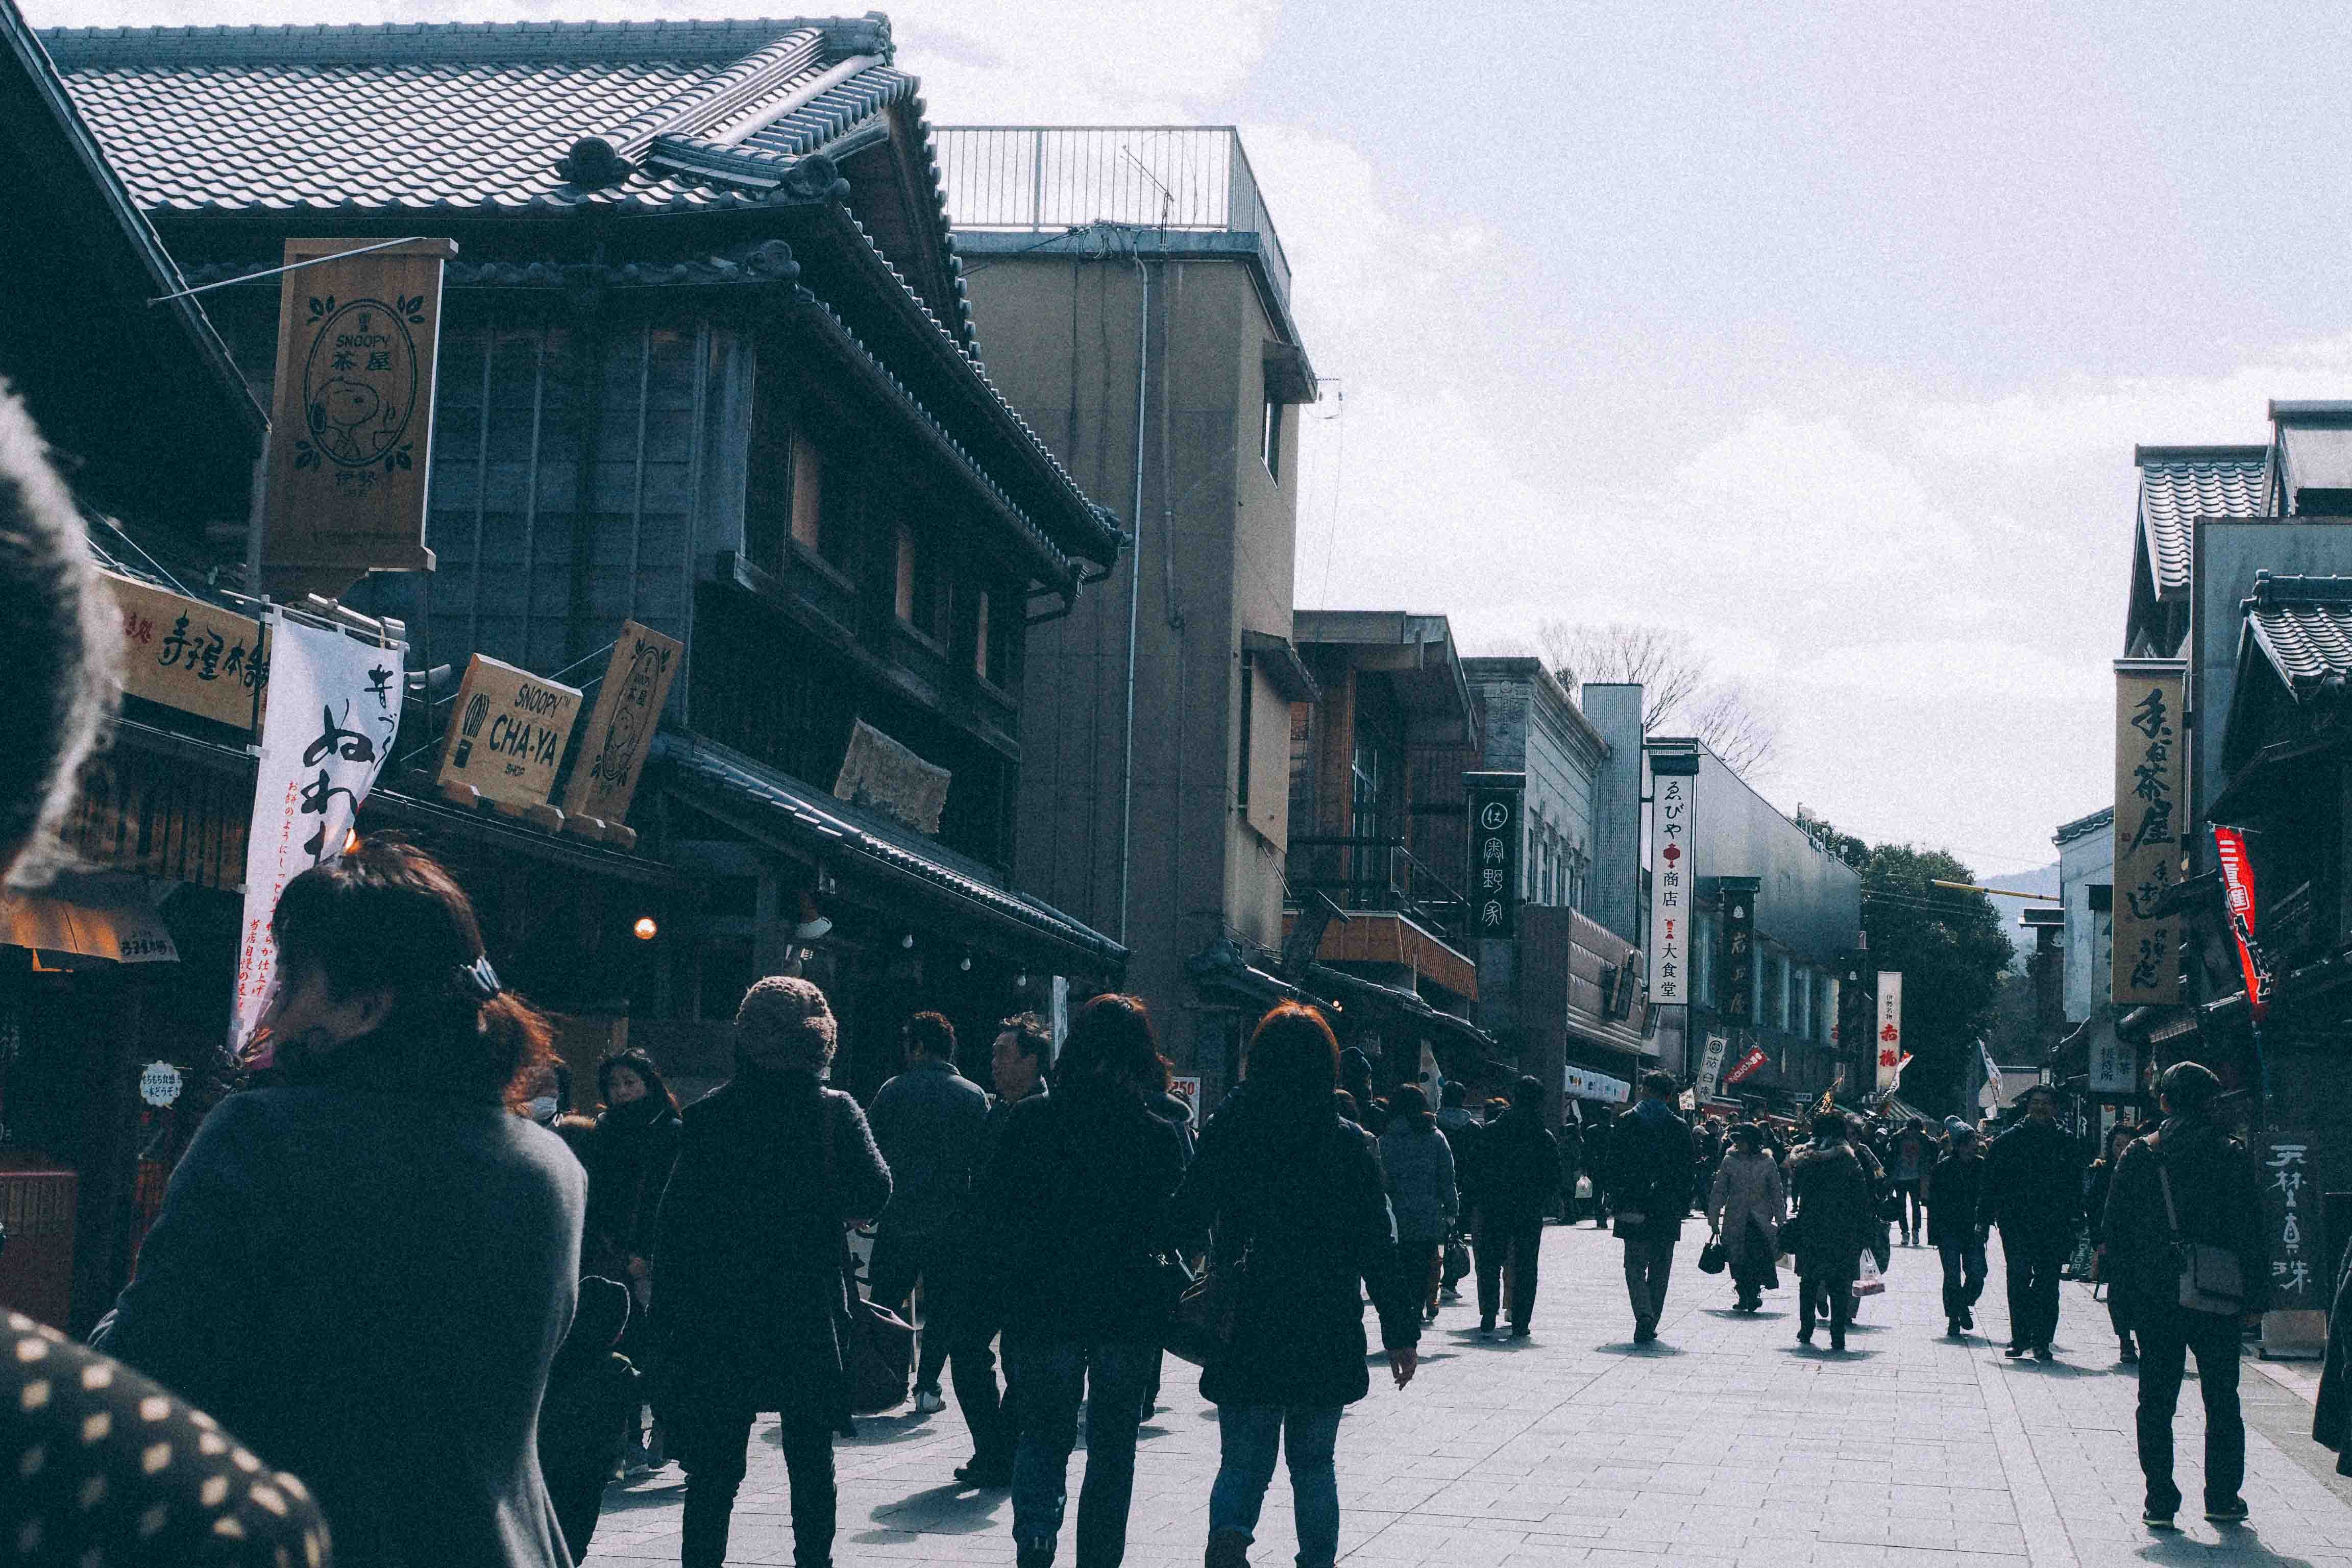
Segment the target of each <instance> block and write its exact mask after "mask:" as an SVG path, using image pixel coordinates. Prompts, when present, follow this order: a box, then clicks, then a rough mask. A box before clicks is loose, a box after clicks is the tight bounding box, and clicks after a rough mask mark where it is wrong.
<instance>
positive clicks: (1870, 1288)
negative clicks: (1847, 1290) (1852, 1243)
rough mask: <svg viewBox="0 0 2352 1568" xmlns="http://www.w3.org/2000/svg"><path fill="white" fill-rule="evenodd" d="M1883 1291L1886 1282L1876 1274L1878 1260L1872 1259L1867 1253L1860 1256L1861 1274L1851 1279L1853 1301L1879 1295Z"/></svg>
mask: <svg viewBox="0 0 2352 1568" xmlns="http://www.w3.org/2000/svg"><path fill="white" fill-rule="evenodd" d="M1885 1289H1886V1280H1885V1278H1884V1277H1883V1276H1881V1275H1880V1273H1879V1272H1878V1259H1876V1258H1873V1257H1872V1256H1871V1255H1870V1254H1869V1253H1867V1252H1865V1253H1864V1254H1863V1255H1862V1272H1861V1273H1859V1274H1857V1275H1855V1276H1854V1279H1853V1295H1854V1300H1861V1299H1862V1298H1863V1297H1864V1296H1876V1295H1879V1294H1881V1293H1882V1292H1884V1291H1885Z"/></svg>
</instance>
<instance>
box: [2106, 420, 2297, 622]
mask: <svg viewBox="0 0 2352 1568" xmlns="http://www.w3.org/2000/svg"><path fill="white" fill-rule="evenodd" d="M2138 457H2139V517H2140V527H2141V528H2142V529H2144V530H2145V531H2147V558H2148V561H2149V563H2150V564H2151V565H2152V566H2153V567H2154V569H2155V572H2156V586H2157V592H2158V595H2160V596H2163V597H2171V596H2174V595H2179V594H2185V593H2187V592H2188V591H2189V524H2190V523H2192V522H2194V521H2196V520H2197V519H2199V518H2200V517H2263V516H2267V515H2269V512H2270V486H2269V484H2268V481H2267V474H2268V465H2269V461H2270V454H2269V449H2268V448H2267V447H2143V448H2141V450H2140V452H2139V454H2138Z"/></svg>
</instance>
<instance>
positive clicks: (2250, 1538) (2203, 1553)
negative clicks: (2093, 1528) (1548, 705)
mask: <svg viewBox="0 0 2352 1568" xmlns="http://www.w3.org/2000/svg"><path fill="white" fill-rule="evenodd" d="M2133 1555H2134V1556H2136V1557H2138V1558H2140V1559H2141V1560H2143V1561H2145V1562H2148V1563H2214V1562H2218V1561H2221V1560H2224V1559H2226V1560H2227V1561H2228V1562H2229V1563H2231V1565H2232V1568H2236V1565H2238V1564H2241V1563H2244V1564H2256V1565H2259V1568H2312V1563H2311V1560H2310V1559H2309V1558H2307V1557H2288V1556H2285V1555H2284V1554H2283V1553H2280V1552H2273V1551H2272V1550H2271V1549H2270V1548H2269V1547H2267V1546H2264V1545H2263V1542H2262V1538H2261V1537H2260V1536H2259V1535H2258V1534H2257V1533H2256V1532H2255V1530H2254V1527H2253V1526H2252V1525H2251V1524H2240V1525H2233V1526H2231V1527H2229V1528H2227V1529H2224V1530H2223V1531H2221V1543H2220V1544H2219V1545H2208V1544H2207V1543H2205V1542H2201V1541H2193V1540H2191V1539H2189V1537H2188V1536H2185V1535H2178V1534H2170V1535H2158V1536H2156V1537H2154V1538H2153V1539H2151V1540H2150V1541H2149V1542H2148V1543H2147V1545H2145V1546H2143V1547H2141V1548H2140V1549H2139V1550H2138V1551H2137V1552H2134V1553H2133Z"/></svg>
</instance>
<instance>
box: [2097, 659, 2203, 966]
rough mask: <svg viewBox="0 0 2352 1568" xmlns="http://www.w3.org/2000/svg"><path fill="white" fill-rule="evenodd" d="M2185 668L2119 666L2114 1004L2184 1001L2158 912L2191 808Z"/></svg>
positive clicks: (2143, 663) (2170, 918)
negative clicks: (2186, 777)
mask: <svg viewBox="0 0 2352 1568" xmlns="http://www.w3.org/2000/svg"><path fill="white" fill-rule="evenodd" d="M2180 691H2181V664H2180V662H2179V660H2177V659H2146V658H2142V659H2132V658H2125V659H2117V660H2116V873H2115V874H2116V884H2115V886H2116V903H2115V932H2116V939H2115V940H2116V948H2115V961H2114V970H2113V975H2112V978H2113V982H2114V991H2115V1000H2116V1003H2117V1005H2121V1006H2126V1007H2137V1006H2142V1005H2147V1004H2150V1003H2173V1002H2178V1001H2179V1000H2180V920H2179V915H2178V914H2174V913H2169V912H2165V911H2163V910H2161V909H2160V907H2159V906H2160V905H2161V904H2162V902H2163V900H2164V895H2165V894H2166V893H2167V892H2168V890H2169V889H2171V887H2172V885H2173V884H2174V883H2175V882H2177V881H2179V879H2180V854H2181V846H2182V844H2183V842H2184V836H2185V834H2186V831H2187V829H2186V823H2187V820H2188V815H2189V803H2188V801H2187V800H2186V798H2184V796H2185V791H2184V789H2183V786H2182V773H2181V762H2182V757H2181V729H2180Z"/></svg>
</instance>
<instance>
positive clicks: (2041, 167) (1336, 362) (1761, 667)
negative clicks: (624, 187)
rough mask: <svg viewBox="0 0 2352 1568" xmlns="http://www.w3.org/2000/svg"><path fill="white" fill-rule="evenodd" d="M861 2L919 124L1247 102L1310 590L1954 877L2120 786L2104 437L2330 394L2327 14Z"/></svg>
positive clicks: (2173, 431) (2128, 515) (393, 6)
mask: <svg viewBox="0 0 2352 1568" xmlns="http://www.w3.org/2000/svg"><path fill="white" fill-rule="evenodd" d="M865 3H868V4H882V5H887V0H865ZM25 8H26V11H27V13H28V14H29V15H30V16H32V17H33V18H34V20H35V21H36V22H37V23H39V24H41V25H45V26H55V25H64V24H75V23H79V24H104V25H131V24H152V23H164V22H169V23H192V22H303V23H310V22H319V21H347V22H348V21H369V20H385V21H395V20H396V21H421V20H446V19H466V20H499V19H528V20H545V19H551V18H557V17H562V18H587V17H604V18H617V17H623V16H626V17H632V18H648V17H653V16H710V15H730V14H731V15H739V16H751V15H760V14H762V13H761V11H760V9H759V8H758V7H756V6H755V5H746V3H745V0H726V3H723V4H721V3H713V0H687V3H682V4H674V5H669V4H661V3H658V0H654V3H646V0H635V3H632V4H629V5H625V6H624V5H618V4H615V3H614V0H553V3H551V0H460V3H458V4H455V5H450V4H434V5H424V4H416V3H413V0H373V3H371V0H335V3H334V4H332V5H329V4H327V3H326V0H292V3H284V4H275V5H264V4H257V3H255V0H211V3H208V4H201V5H188V4H186V3H185V0H172V3H170V4H164V3H163V0H27V3H26V6H25ZM887 9H888V11H889V14H890V15H891V17H892V20H893V24H894V30H895V36H896V37H897V40H898V47H899V58H900V63H901V64H902V65H904V66H906V67H907V68H910V69H912V70H914V71H916V72H918V73H919V74H920V75H921V76H922V77H923V79H924V91H925V97H926V99H927V100H928V112H929V117H930V119H931V120H932V121H934V122H937V123H943V124H946V123H985V122H992V121H994V122H1018V123H1030V122H1043V123H1146V122H1164V123H1193V122H1198V123H1227V122H1231V123H1234V124H1238V125H1239V126H1240V127H1241V128H1242V132H1243V136H1244V142H1245V144H1246V146H1247V148H1248V152H1249V155H1250V158H1251V161H1252V163H1253V166H1254V167H1255V170H1256V172H1257V174H1258V176H1259V179H1260V182H1261V184H1262V185H1263V186H1264V188H1265V195H1266V199H1267V203H1268V205H1269V207H1270V209H1271V210H1272V212H1273V214H1274V218H1275V222H1276V225H1277V226H1278V228H1279V230H1280V233H1281V237H1282V241H1283V244H1284V247H1285V248H1286V252H1287V254H1288V256H1289V258H1290V261H1291V265H1292V269H1293V272H1294V276H1295V279H1296V284H1295V296H1294V298H1295V306H1296V310H1297V316H1298V320H1299V324H1300V327H1301V331H1302V334H1303V336H1304V338H1305V341H1306V343H1307V350H1308V353H1309V354H1310V356H1311V357H1312V359H1313V362H1314V364H1315V368H1316V370H1317V372H1318V374H1320V375H1321V376H1323V377H1325V378H1326V381H1325V384H1324V395H1323V399H1322V401H1321V402H1320V403H1319V404H1318V405H1317V406H1315V407H1312V408H1309V409H1306V410H1303V411H1302V412H1303V414H1304V416H1305V417H1304V420H1303V424H1302V436H1301V444H1302V449H1301V457H1300V461H1299V465H1298V469H1299V472H1298V484H1299V492H1298V493H1299V528H1298V568H1299V570H1298V589H1297V599H1298V603H1299V605H1301V606H1302V607H1322V606H1326V605H1331V606H1342V607H1365V608H1382V609H1405V610H1411V611H1414V612H1418V613H1443V614H1445V615H1447V616H1451V617H1452V619H1453V624H1454V631H1455V635H1456V637H1457V640H1458V641H1459V643H1460V644H1461V646H1462V647H1464V648H1465V651H1467V652H1471V653H1488V652H1507V651H1518V650H1521V649H1523V648H1526V647H1529V646H1531V639H1532V637H1533V635H1534V633H1535V630H1536V628H1537V627H1538V626H1540V625H1541V624H1542V623H1543V622H1545V621H1547V620H1550V619H1555V618H1560V619H1568V620H1571V621H1590V622H1612V621H1639V622H1647V623H1651V624H1656V625H1662V626H1669V627H1672V628H1675V629H1676V630H1678V631H1681V632H1683V633H1685V635H1686V636H1687V637H1689V638H1690V639H1691V641H1692V643H1693V644H1694V645H1695V646H1696V647H1697V648H1699V649H1700V650H1701V651H1703V652H1704V653H1705V654H1706V657H1707V658H1710V659H1711V660H1712V662H1713V663H1714V664H1715V665H1716V666H1717V668H1719V669H1720V670H1721V671H1722V672H1723V673H1724V674H1726V675H1727V676H1730V677H1733V678H1736V679H1738V680H1739V681H1740V682H1741V683H1742V684H1743V685H1744V686H1745V687H1746V688H1747V689H1748V690H1749V691H1750V692H1751V693H1753V694H1755V696H1756V697H1757V699H1758V700H1759V702H1760V704H1761V705H1762V706H1764V707H1765V708H1766V710H1768V711H1769V713H1770V714H1771V715H1772V717H1773V718H1774V719H1775V720H1776V721H1777V723H1778V726H1779V730H1780V756H1779V759H1778V762H1777V763H1776V764H1775V765H1774V766H1773V768H1772V770H1771V771H1770V772H1769V773H1768V774H1766V775H1765V776H1764V777H1762V778H1760V779H1759V781H1758V782H1759V786H1760V787H1761V788H1762V789H1763V790H1764V792H1765V793H1766V794H1767V795H1769V797H1770V798H1772V799H1773V801H1774V802H1775V803H1776V804H1778V805H1780V806H1781V807H1782V808H1783V809H1786V810H1793V809H1794V808H1795V806H1796V805H1799V804H1803V805H1806V806H1807V807H1809V808H1810V809H1811V810H1812V811H1814V812H1815V813H1817V814H1819V815H1822V816H1827V817H1828V818H1829V819H1831V820H1832V821H1833V822H1835V823H1836V824H1838V825H1839V826H1841V827H1843V828H1844V829H1846V830H1847V831H1849V832H1854V833H1858V834H1861V835H1863V836H1864V837H1867V838H1871V839H1874V840H1877V839H1895V840H1909V841H1914V842H1916V843H1919V844H1921V845H1923V846H1933V847H1944V848H1949V849H1951V850H1953V851H1954V852H1955V853H1957V854H1958V855H1959V856H1960V857H1961V858H1963V859H1964V860H1967V861H1969V863H1970V864H1972V865H1974V866H1975V867H1976V868H1978V870H1979V872H1980V873H1984V874H1989V875H1997V874H1998V873H2000V872H2002V871H2004V870H2019V869H2022V868H2032V867H2039V866H2042V865H2045V864H2047V863H2048V862H2049V861H2050V860H2052V859H2053V858H2054V851H2053V848H2052V847H2051V842H2050V836H2051V831H2052V829H2053V827H2054V826H2056V825H2057V824H2058V823H2060V822H2063V821H2066V820H2070V819H2072V818H2074V817H2076V816H2082V815H2084V813H2087V812H2089V811H2093V810H2095V809H2097V808H2098V807H2099V806H2100V805H2103V804H2105V803H2106V802H2107V801H2108V800H2109V799H2110V798H2111V795H2112V785H2111V779H2112V773H2113V761H2114V753H2113V743H2112V740H2111V738H2110V730H2111V727H2112V718H2111V704H2112V690H2113V686H2112V676H2111V674H2110V672H2109V662H2108V661H2109V660H2111V659H2112V658H2114V657H2115V656H2116V654H2117V653H2118V652H2120V651H2121V648H2120V643H2121V637H2122V630H2123V620H2124V607H2125V595H2126V589H2127V586H2128V572H2129V567H2130V560H2131V557H2130V548H2131V530H2132V524H2133V514H2134V506H2133V503H2134V483H2135V476H2134V472H2133V469H2132V466H2131V457H2132V446H2133V444H2134V443H2135V442H2146V443H2151V444H2153V443H2176V442H2256V441H2261V440H2263V438H2264V437H2265V436H2266V433H2267V426H2266V421H2265V417H2264V411H2265V403H2266V400H2267V399H2269V398H2273V397H2344V396H2352V307H2347V304H2346V302H2345V301H2346V299H2347V293H2346V290H2345V289H2344V281H2345V279H2344V270H2345V268H2344V264H2343V255H2344V250H2345V243H2344V221H2343V215H2344V214H2345V213H2346V212H2347V211H2352V161H2347V160H2346V159H2345V158H2343V156H2342V155H2341V154H2342V140H2343V138H2342V131H2341V127H2342V123H2343V112H2342V103H2341V90H2340V83H2341V82H2342V81H2343V80H2344V79H2346V75H2347V73H2346V67H2347V63H2352V58H2348V57H2352V8H2330V7H2322V6H2310V5H2306V6H2280V5H2268V4H2263V3H2262V0H2237V3H2233V4H2230V5H2226V6H2225V5H2199V4H2193V3H2179V0H2175V3H2168V4H2164V5H2135V4H2128V3H2126V4H2116V3H2115V0H2105V3H2103V4H2100V5H2086V4H2073V5H2070V4H2048V5H1986V4H1968V3H1966V0H1958V3H1956V4H1953V5H1946V6H1939V7H1911V8H1890V7H1886V6H1885V5H1876V4H1871V5H1864V4H1850V3H1846V0H1808V4H1806V5H1802V6H1793V5H1792V6H1783V7H1769V8H1756V7H1735V6H1725V5H1719V4H1713V3H1701V4H1685V3H1683V0H1649V3H1646V4H1643V5H1631V6H1629V5H1619V4H1597V3H1593V4H1588V3H1584V0H1550V3H1549V4H1545V5H1525V4H1518V5H1502V4H1496V3H1493V0H1455V3H1454V4H1451V5H1446V6H1444V7H1430V6H1425V5H1417V6H1411V7H1408V6H1405V5H1396V4H1393V3H1391V0H1349V3H1348V4H1345V5H1341V4H1337V3H1331V0H1097V3H1095V4H1091V5H1069V4H1058V5H1055V4H1039V3H1035V0H907V3H903V4H898V5H887ZM768 14H773V12H772V11H771V12H770V13H768ZM983 326H984V323H983ZM985 349H986V342H985V339H984V338H983V341H982V350H983V353H984V352H985ZM1397 584H1412V589H1411V593H1412V598H1411V599H1410V600H1409V601H1407V602H1403V603H1400V602H1398V594H1399V591H1400V590H1399V589H1398V586H1397Z"/></svg>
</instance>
